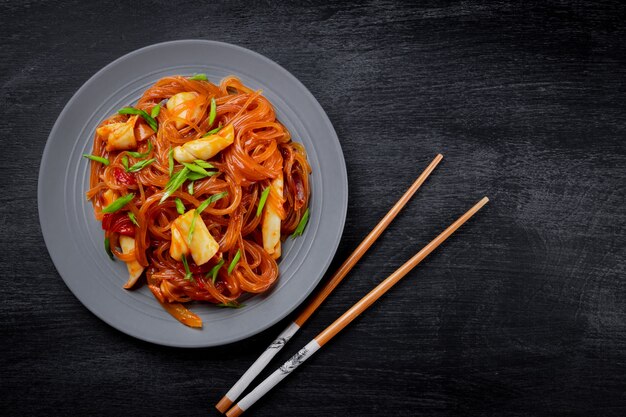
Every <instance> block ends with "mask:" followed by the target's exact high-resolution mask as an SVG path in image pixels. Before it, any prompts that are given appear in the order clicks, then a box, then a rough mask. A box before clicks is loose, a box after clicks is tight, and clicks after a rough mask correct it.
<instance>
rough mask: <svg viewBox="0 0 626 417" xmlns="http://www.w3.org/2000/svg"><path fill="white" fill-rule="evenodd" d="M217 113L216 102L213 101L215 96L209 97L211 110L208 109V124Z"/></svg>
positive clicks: (210, 123) (211, 122) (213, 119)
mask: <svg viewBox="0 0 626 417" xmlns="http://www.w3.org/2000/svg"><path fill="white" fill-rule="evenodd" d="M216 114H217V104H216V103H215V97H213V98H211V110H209V126H211V125H212V124H213V122H214V121H215V115H216Z"/></svg>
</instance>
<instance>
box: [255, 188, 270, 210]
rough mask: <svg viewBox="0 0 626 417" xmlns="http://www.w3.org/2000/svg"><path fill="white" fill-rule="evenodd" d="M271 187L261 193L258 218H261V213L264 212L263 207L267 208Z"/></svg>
mask: <svg viewBox="0 0 626 417" xmlns="http://www.w3.org/2000/svg"><path fill="white" fill-rule="evenodd" d="M271 188H272V187H271V186H268V187H267V188H265V189H264V190H263V192H262V193H261V199H260V200H259V206H258V207H257V208H256V216H257V217H259V216H260V215H261V212H262V211H263V207H264V206H265V202H266V201H267V196H268V195H269V194H270V190H271Z"/></svg>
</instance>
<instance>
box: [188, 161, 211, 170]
mask: <svg viewBox="0 0 626 417" xmlns="http://www.w3.org/2000/svg"><path fill="white" fill-rule="evenodd" d="M193 163H194V164H196V165H198V166H199V167H201V168H205V169H212V168H215V167H214V166H213V164H211V163H209V162H207V161H203V160H202V159H196V160H195V161H193Z"/></svg>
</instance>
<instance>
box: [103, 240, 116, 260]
mask: <svg viewBox="0 0 626 417" xmlns="http://www.w3.org/2000/svg"><path fill="white" fill-rule="evenodd" d="M104 250H105V251H106V253H107V255H109V258H111V260H112V261H114V260H115V258H114V257H113V252H111V242H110V241H109V238H108V237H105V238H104Z"/></svg>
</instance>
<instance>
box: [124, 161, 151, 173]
mask: <svg viewBox="0 0 626 417" xmlns="http://www.w3.org/2000/svg"><path fill="white" fill-rule="evenodd" d="M154 161H156V159H155V158H151V159H144V160H143V161H139V162H137V163H136V164H134V165H133V166H132V167H130V168H128V169H127V170H126V171H128V172H137V171H141V170H142V169H144V168H145V167H147V166H148V165H150V164H151V163H153V162H154Z"/></svg>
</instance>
